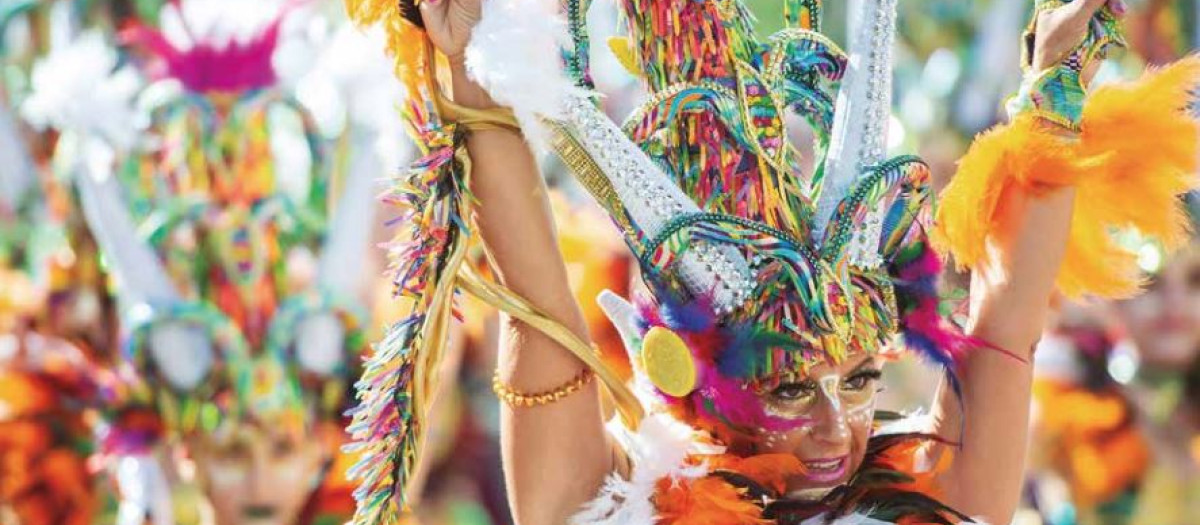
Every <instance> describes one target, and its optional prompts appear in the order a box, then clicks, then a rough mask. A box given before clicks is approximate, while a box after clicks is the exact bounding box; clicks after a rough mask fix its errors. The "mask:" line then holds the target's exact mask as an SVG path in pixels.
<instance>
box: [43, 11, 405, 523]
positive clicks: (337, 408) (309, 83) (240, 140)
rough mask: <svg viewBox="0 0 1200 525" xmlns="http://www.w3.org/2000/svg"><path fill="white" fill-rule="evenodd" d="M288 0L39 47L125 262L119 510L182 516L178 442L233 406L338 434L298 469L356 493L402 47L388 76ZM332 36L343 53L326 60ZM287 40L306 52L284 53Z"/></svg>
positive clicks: (74, 169) (328, 436)
mask: <svg viewBox="0 0 1200 525" xmlns="http://www.w3.org/2000/svg"><path fill="white" fill-rule="evenodd" d="M281 6H282V4H276V3H271V4H270V5H267V4H256V10H255V13H257V14H258V15H259V16H257V17H255V16H248V17H244V16H240V15H245V14H246V13H245V12H244V9H243V8H244V7H246V6H244V5H242V4H241V3H240V2H191V1H189V2H174V3H170V4H169V5H167V6H166V7H164V8H163V9H162V10H161V13H160V14H161V18H159V19H153V20H145V21H141V22H138V23H134V24H127V25H126V27H125V30H124V31H123V32H122V34H121V35H120V38H121V40H122V44H124V45H125V46H126V47H125V48H124V51H125V53H121V52H118V51H117V50H116V49H115V48H113V47H111V44H110V43H109V42H108V41H106V38H105V37H104V36H102V35H101V34H100V33H98V32H89V33H85V34H83V35H81V36H80V37H79V38H78V39H77V40H76V41H75V42H73V43H72V45H70V46H65V47H64V48H63V49H61V50H57V53H55V54H51V55H50V56H48V57H46V58H45V59H44V61H43V62H42V63H41V64H40V67H41V69H42V70H43V71H45V75H46V76H47V77H53V78H54V79H57V80H59V82H44V83H42V84H40V85H39V87H40V88H41V89H38V90H36V92H35V93H34V95H33V96H32V97H31V98H30V101H29V102H28V103H27V107H28V110H27V113H28V116H29V118H30V120H31V121H32V122H33V123H35V124H36V125H39V126H42V127H52V128H54V129H55V130H56V131H57V132H58V133H60V134H61V139H60V141H59V145H58V149H57V152H56V162H58V163H60V164H61V165H64V166H66V167H67V171H69V173H70V174H71V176H72V177H73V179H72V180H73V181H74V183H75V184H76V185H77V187H78V190H79V192H80V194H81V196H82V199H81V200H82V209H83V212H84V213H85V214H86V216H87V222H88V225H89V226H90V228H91V229H92V231H93V232H94V234H95V235H96V237H97V239H98V240H99V242H100V246H101V248H102V249H103V252H104V255H105V257H106V259H107V261H108V264H109V268H110V269H111V270H112V272H113V274H114V280H115V283H114V284H115V290H116V293H117V296H118V299H119V302H120V306H121V324H122V334H123V349H122V351H121V353H120V359H119V360H118V363H116V364H115V365H114V368H116V369H120V370H130V371H131V372H132V374H131V375H130V377H128V378H127V379H128V381H127V382H126V386H127V389H126V391H125V392H123V395H121V396H119V399H116V400H113V401H112V403H111V404H110V405H109V406H107V407H104V408H105V409H106V410H105V415H106V416H107V417H106V418H105V424H104V425H103V426H102V428H101V432H100V435H99V437H98V439H99V447H100V448H101V449H102V451H103V452H104V453H105V454H106V455H107V456H108V457H110V458H112V463H111V465H112V468H113V469H114V472H115V476H116V478H117V479H118V482H119V485H120V490H121V496H122V502H121V509H120V513H119V516H118V521H119V522H120V523H139V524H140V523H142V522H143V520H144V519H147V516H148V519H150V520H151V521H152V522H153V523H156V524H169V523H174V522H175V520H176V519H177V518H178V519H183V520H184V521H187V520H188V519H189V518H186V517H184V518H180V516H181V515H180V514H177V511H178V510H179V509H177V508H173V505H172V502H171V497H172V490H173V489H174V488H175V487H176V485H177V483H178V482H179V480H178V479H177V478H176V476H175V473H173V472H172V471H171V470H170V469H169V468H168V467H169V465H167V464H166V463H167V462H165V461H164V457H165V455H164V454H163V450H164V448H163V446H164V445H176V444H178V443H181V442H182V441H183V440H184V438H186V437H188V436H194V435H197V434H205V435H212V436H219V435H223V434H225V433H228V432H230V431H231V429H233V428H236V427H237V426H239V425H261V426H263V428H271V429H273V430H277V431H285V430H288V431H292V432H305V433H308V434H307V435H311V436H315V437H316V439H320V440H322V441H323V443H324V445H323V446H324V447H325V448H326V449H327V451H328V454H329V457H330V458H331V459H330V461H331V463H332V464H331V465H326V466H325V472H327V473H329V475H325V473H322V475H321V476H320V477H319V478H318V479H317V481H318V482H320V483H319V484H318V486H315V487H312V488H309V487H308V486H307V484H308V483H309V480H296V483H297V484H298V485H302V486H304V487H305V488H304V490H312V491H314V492H313V493H314V495H313V496H312V498H311V501H310V502H309V504H308V507H307V510H306V511H305V513H306V516H304V517H303V518H304V519H308V520H316V521H317V522H320V520H321V519H323V518H322V516H323V515H325V516H326V517H329V516H332V519H334V520H337V519H339V518H337V516H338V515H339V514H340V513H345V512H347V511H348V505H349V501H350V500H349V491H348V486H347V485H346V483H345V480H344V477H343V476H342V475H341V473H343V472H344V471H345V467H344V466H341V465H340V463H339V462H338V458H339V454H338V452H337V449H338V447H339V446H340V444H341V441H342V440H341V438H340V428H341V426H342V425H343V423H342V421H341V419H342V412H343V410H344V409H345V405H344V404H345V402H346V400H347V394H348V392H349V388H350V384H351V378H352V376H353V371H354V370H355V368H356V366H357V363H358V359H359V355H360V354H361V353H362V352H363V351H364V350H365V348H366V341H365V337H364V333H365V332H364V331H365V330H366V329H368V328H369V323H370V316H369V309H368V308H367V307H366V306H365V305H364V304H363V297H364V296H365V294H364V293H363V289H362V287H363V285H364V284H366V283H365V280H364V276H365V275H369V274H370V273H371V272H372V271H373V270H372V267H371V264H370V258H369V257H368V255H369V253H370V244H371V240H370V239H371V234H372V225H373V219H374V216H373V214H374V207H373V206H370V205H368V204H367V203H370V202H372V195H373V193H374V191H373V189H372V184H373V180H374V179H375V178H376V177H377V176H378V175H379V174H380V173H382V171H383V169H384V168H383V166H384V165H385V163H393V162H397V155H396V153H397V152H399V151H402V148H399V147H398V146H399V145H400V144H399V143H398V142H396V137H395V136H394V134H392V131H393V130H394V129H396V128H395V126H394V124H393V123H392V122H391V121H390V119H380V118H378V116H379V115H380V113H379V112H378V106H379V104H380V103H382V104H387V102H380V100H381V99H380V98H379V96H382V100H383V101H387V100H390V99H392V98H393V95H392V94H391V93H392V91H391V90H392V86H394V84H393V83H392V82H391V81H390V79H389V78H388V76H387V75H386V71H387V70H386V66H384V67H385V69H383V72H384V75H382V76H380V75H373V72H378V71H380V70H379V68H377V67H376V68H374V69H373V68H372V66H371V64H372V60H374V59H377V58H379V57H380V55H379V54H378V51H377V46H371V45H369V44H368V45H367V46H366V47H365V48H364V47H363V42H365V41H368V39H367V38H365V37H363V36H361V35H358V34H352V33H350V32H349V31H344V32H342V33H336V32H335V31H333V29H331V28H329V26H328V25H318V26H316V29H317V30H319V29H324V32H321V31H317V30H309V31H307V32H300V34H301V35H302V36H303V37H305V38H306V39H307V40H305V41H302V42H297V41H296V38H295V35H296V34H297V33H298V31H297V28H295V27H287V24H288V23H289V22H291V23H293V25H297V24H304V23H307V22H308V21H310V20H314V19H313V18H311V13H309V12H305V13H303V14H297V16H294V17H289V16H288V15H289V13H292V12H293V11H295V10H296V8H295V6H285V7H281ZM233 14H237V15H239V16H238V17H233V16H231V15H233ZM247 19H249V23H248V24H247V23H246V21H247ZM297 20H299V22H297ZM235 22H237V23H235ZM239 23H240V24H241V25H239ZM301 29H304V28H303V27H302V28H301ZM325 48H329V49H331V50H332V49H334V48H336V50H337V51H336V53H334V52H330V53H329V54H327V55H325V59H324V60H320V57H321V53H322V51H323V49H325ZM289 52H290V53H291V56H292V58H295V57H296V56H297V55H296V54H297V53H299V55H298V56H300V57H302V62H301V65H303V66H304V67H305V68H312V70H305V69H300V70H297V68H296V67H294V66H295V64H296V63H295V62H292V63H291V66H293V67H287V66H288V65H289V64H288V63H287V58H288V53H289ZM346 54H350V55H357V57H358V58H357V60H346V59H345V57H344V55H346ZM334 56H336V57H337V62H335V61H334V60H333V58H332V57H334ZM314 58H317V59H318V60H313V59H314ZM281 63H282V64H283V65H282V66H280V64H281ZM375 63H378V61H377V60H376V62H375ZM135 65H136V67H135ZM339 66H340V67H341V68H343V69H341V70H340V71H339V70H337V68H338V67H339ZM317 69H320V71H319V72H318V71H316V70H317ZM338 73H342V74H338ZM54 75H66V77H59V76H54ZM373 95H377V96H375V98H372V97H373ZM301 99H303V100H301ZM365 108H370V109H369V111H367V110H365ZM314 115H317V117H319V118H320V119H321V121H320V126H319V125H318V122H317V117H314ZM385 115H386V113H385ZM381 143H386V144H387V147H386V148H379V147H377V146H378V145H379V144H381ZM178 505H180V503H179V502H176V506H178ZM189 510H190V512H184V514H183V516H187V515H193V516H194V512H195V510H194V509H189Z"/></svg>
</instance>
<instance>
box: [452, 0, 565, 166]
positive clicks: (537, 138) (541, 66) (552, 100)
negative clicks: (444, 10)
mask: <svg viewBox="0 0 1200 525" xmlns="http://www.w3.org/2000/svg"><path fill="white" fill-rule="evenodd" d="M570 45H571V39H570V35H569V34H568V33H567V21H566V17H565V16H563V15H562V13H561V12H560V11H559V7H558V1H557V0H485V1H484V2H483V18H482V19H481V20H480V21H479V24H478V25H476V26H475V29H474V31H472V33H471V41H470V43H469V44H468V45H467V49H466V53H465V55H466V65H467V73H468V74H469V75H470V76H471V79H472V80H474V81H475V82H477V83H478V84H479V85H480V86H483V88H484V89H486V90H487V92H488V94H490V95H491V97H492V99H493V100H495V101H496V102H497V103H498V104H500V105H503V106H507V107H509V108H511V109H512V111H513V113H514V114H515V115H516V117H517V120H518V121H519V122H520V123H521V129H522V131H523V132H524V133H525V137H526V140H528V141H529V143H530V145H532V146H534V147H535V148H539V149H540V148H544V147H545V146H546V141H547V139H548V137H549V133H548V132H547V130H546V129H545V128H544V126H543V125H542V123H541V121H540V120H539V117H541V118H549V119H554V120H560V119H561V118H562V116H563V114H564V109H565V105H566V102H567V97H569V96H570V95H571V94H573V93H575V94H578V93H580V92H581V91H582V90H580V89H579V88H577V87H576V86H575V83H574V82H572V81H571V79H570V78H569V77H568V76H567V74H566V70H565V69H564V65H563V60H562V52H561V50H562V49H563V48H565V47H567V46H570Z"/></svg>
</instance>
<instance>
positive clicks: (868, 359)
mask: <svg viewBox="0 0 1200 525" xmlns="http://www.w3.org/2000/svg"><path fill="white" fill-rule="evenodd" d="M874 361H875V358H874V357H872V356H867V357H866V359H863V360H862V362H861V363H859V364H857V365H855V367H854V368H853V369H851V370H850V373H848V374H846V375H853V374H857V373H859V372H862V371H863V369H865V368H867V365H868V364H870V363H872V362H874Z"/></svg>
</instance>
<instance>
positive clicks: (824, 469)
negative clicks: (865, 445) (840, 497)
mask: <svg viewBox="0 0 1200 525" xmlns="http://www.w3.org/2000/svg"><path fill="white" fill-rule="evenodd" d="M849 463H850V456H848V455H847V456H842V457H840V458H828V459H814V460H808V461H805V462H804V475H805V477H807V478H808V479H810V480H812V481H815V482H817V483H830V482H834V481H837V480H839V479H842V477H843V476H845V475H846V466H847V465H848V464H849Z"/></svg>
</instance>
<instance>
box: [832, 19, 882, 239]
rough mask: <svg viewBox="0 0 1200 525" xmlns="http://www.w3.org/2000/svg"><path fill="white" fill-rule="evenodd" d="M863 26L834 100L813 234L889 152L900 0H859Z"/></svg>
mask: <svg viewBox="0 0 1200 525" xmlns="http://www.w3.org/2000/svg"><path fill="white" fill-rule="evenodd" d="M857 3H858V4H859V11H858V18H856V19H853V20H852V22H853V23H856V25H857V27H856V28H855V29H853V30H852V31H851V33H850V34H851V38H850V46H849V48H848V55H849V57H850V59H849V61H848V63H847V66H846V76H845V78H844V79H843V80H842V89H841V91H840V92H838V97H837V103H836V105H835V106H834V115H833V131H832V133H831V136H830V139H829V151H828V153H827V154H826V157H825V158H826V160H825V179H824V180H823V181H822V183H821V190H820V197H819V199H818V200H817V215H816V218H815V221H814V224H813V225H814V228H813V239H814V240H815V241H816V242H820V240H821V239H822V238H823V237H824V233H825V227H826V225H828V224H829V221H830V219H831V218H832V217H833V212H834V211H835V210H836V209H837V205H838V203H839V202H841V200H842V198H844V197H845V196H846V192H848V191H849V190H850V186H851V185H852V184H854V181H856V180H858V176H859V174H861V173H862V169H863V168H864V167H866V166H870V165H872V164H876V163H878V162H880V161H882V160H883V159H884V157H885V156H886V155H887V131H888V121H889V119H890V117H891V110H892V45H893V44H894V41H895V35H896V3H897V0H858V2H857Z"/></svg>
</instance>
